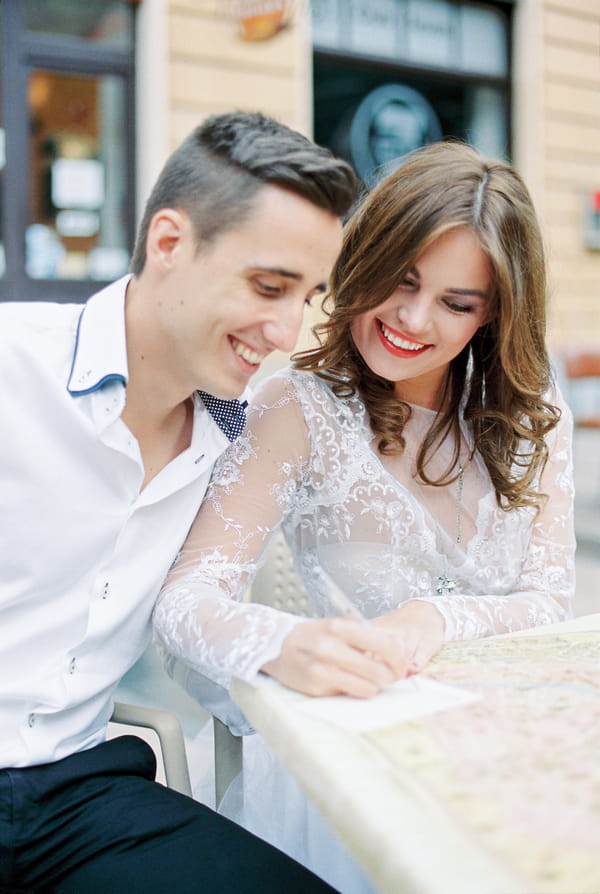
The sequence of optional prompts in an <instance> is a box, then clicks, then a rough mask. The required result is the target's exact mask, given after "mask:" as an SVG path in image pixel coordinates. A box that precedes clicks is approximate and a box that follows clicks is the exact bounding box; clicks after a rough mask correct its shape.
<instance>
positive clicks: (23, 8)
mask: <svg viewBox="0 0 600 894" xmlns="http://www.w3.org/2000/svg"><path fill="white" fill-rule="evenodd" d="M133 11H134V8H133V6H132V4H131V3H129V2H125V0H121V2H114V0H110V2H108V0H88V2H86V3H80V2H79V0H46V2H44V3H39V2H34V0H0V32H1V34H0V36H1V39H2V52H3V59H5V60H6V61H5V64H4V65H3V68H2V70H3V76H4V79H3V82H2V84H1V93H0V97H1V99H2V102H1V104H0V126H1V128H2V133H3V134H4V135H5V139H4V144H5V152H4V153H3V154H0V162H2V161H3V162H4V164H3V165H2V166H0V177H1V178H2V179H1V180H0V188H2V204H1V213H0V240H1V244H2V249H3V251H0V262H1V261H2V259H4V263H3V265H2V264H1V263H0V272H1V274H2V275H1V276H0V298H10V299H17V300H19V299H44V298H49V299H53V300H68V301H71V300H83V299H85V298H86V297H87V296H88V295H89V294H90V291H91V288H90V281H92V282H93V286H92V288H96V287H100V286H101V285H102V284H103V283H106V282H109V281H111V280H112V279H115V278H116V277H118V276H120V275H122V274H123V273H125V272H126V271H127V266H128V260H129V254H130V251H131V247H132V240H133V229H134V221H135V208H134V202H133V195H134V189H133V159H134V133H133V121H134V109H133V96H134V32H133V28H134V20H133ZM5 174H6V176H4V175H5Z"/></svg>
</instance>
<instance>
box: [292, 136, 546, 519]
mask: <svg viewBox="0 0 600 894" xmlns="http://www.w3.org/2000/svg"><path fill="white" fill-rule="evenodd" d="M455 227H468V228H469V229H470V230H471V231H472V232H473V233H474V234H475V235H476V236H477V238H478V240H479V242H480V244H481V246H482V248H483V250H484V251H485V253H486V254H487V257H488V259H489V263H490V269H491V272H492V291H491V294H490V303H489V316H488V320H487V322H486V323H485V324H484V325H483V326H482V327H481V328H480V329H479V330H478V331H477V332H476V333H475V335H474V336H473V338H472V339H471V342H470V343H469V344H468V345H467V346H466V347H465V348H464V350H463V351H462V352H461V353H460V354H459V355H458V356H457V357H455V359H454V360H453V361H452V363H451V366H450V373H449V376H448V379H447V382H446V392H445V400H444V408H443V410H442V411H440V413H438V415H437V417H436V419H435V421H434V423H433V424H432V426H431V429H430V430H429V432H428V434H427V436H426V437H425V439H424V441H423V443H422V444H421V446H420V449H419V452H418V455H417V469H418V473H419V475H420V477H421V478H422V480H423V481H424V482H426V483H428V484H433V485H438V486H442V485H445V484H448V483H449V482H451V481H452V480H454V479H455V478H456V477H457V475H458V466H459V455H458V451H459V443H460V437H459V435H460V430H459V419H460V413H461V409H462V412H463V415H464V418H465V419H466V420H467V421H468V423H469V424H470V426H471V429H472V431H473V436H474V445H475V450H477V451H478V452H479V454H480V455H481V456H482V458H483V460H484V462H485V464H486V466H487V469H488V471H489V474H490V477H491V480H492V484H493V486H494V488H495V491H496V497H497V500H498V504H499V505H500V506H502V507H503V508H505V509H514V508H518V507H521V506H528V505H529V506H536V507H538V506H539V505H540V502H541V500H542V499H543V495H541V494H540V493H539V492H538V491H537V490H536V481H537V477H538V475H539V473H540V472H541V470H542V469H543V467H544V464H545V462H546V459H547V447H546V442H545V437H546V435H547V434H548V432H549V431H550V430H551V429H552V428H553V427H554V426H555V425H556V424H557V422H558V419H559V417H560V412H559V410H558V409H557V408H556V407H554V406H553V405H552V404H550V403H549V402H548V401H547V400H546V399H545V396H546V395H547V392H548V389H549V388H550V386H551V384H552V374H551V368H550V363H549V358H548V352H547V348H546V343H545V329H546V269H545V259H544V249H543V244H542V238H541V235H540V230H539V225H538V221H537V218H536V214H535V210H534V208H533V204H532V201H531V198H530V195H529V192H528V190H527V188H526V186H525V184H524V183H523V181H522V179H521V177H520V176H519V175H518V174H517V173H516V171H515V170H514V169H513V168H512V167H511V166H510V165H508V164H506V163H505V162H503V161H499V160H496V159H485V158H483V157H482V156H481V155H479V153H478V152H476V151H475V150H474V149H472V148H471V147H470V146H467V145H465V144H462V143H451V142H443V143H434V144H432V145H430V146H427V147H425V148H424V149H421V150H419V151H417V152H416V153H414V154H412V155H411V156H409V158H408V159H407V160H406V161H404V162H403V163H402V164H401V166H400V167H399V168H398V169H397V170H396V171H395V172H394V173H392V174H391V175H389V176H388V177H386V178H385V179H384V180H382V181H381V182H380V183H379V184H378V185H377V186H376V187H375V188H374V189H373V190H372V192H371V193H369V195H367V196H366V198H365V199H364V200H363V202H362V205H361V206H360V207H359V209H358V210H357V211H356V212H355V214H354V215H353V216H352V218H351V219H350V221H349V222H348V224H347V225H346V228H345V233H344V243H343V247H342V251H341V254H340V256H339V258H338V261H337V264H336V266H335V268H334V271H333V274H332V279H331V288H330V295H329V299H332V301H333V308H332V309H331V311H330V312H329V315H328V319H327V320H326V321H325V322H324V323H321V324H319V325H318V326H316V327H315V332H316V335H317V337H318V339H319V347H317V348H314V349H311V350H308V351H304V352H303V353H301V354H297V355H295V357H294V365H295V366H296V367H297V368H299V369H305V370H311V371H312V372H314V373H316V374H317V375H318V376H320V377H321V378H322V379H324V380H325V381H327V382H328V383H329V384H330V386H331V388H332V389H333V391H334V392H335V394H337V395H338V397H342V398H343V397H348V396H350V395H352V394H354V393H356V392H358V393H359V394H360V396H361V397H362V399H363V401H364V403H365V406H366V409H367V412H368V414H369V418H370V422H371V427H372V429H373V432H374V433H375V435H376V436H378V437H379V450H380V451H381V452H382V453H384V454H386V453H388V454H390V453H401V452H402V450H403V448H404V439H403V435H402V432H403V428H404V425H405V423H406V421H407V420H408V418H409V417H410V412H411V411H410V407H409V406H408V405H407V404H405V403H403V402H402V401H399V400H398V399H397V398H396V397H395V396H394V383H393V382H390V381H388V380H386V379H383V378H381V377H379V376H377V375H376V374H375V373H373V372H372V371H371V370H370V369H369V367H368V366H367V365H366V364H365V362H364V361H363V359H362V357H361V355H360V354H359V352H358V350H357V349H356V347H355V344H354V341H353V338H352V334H351V324H352V321H353V320H354V319H355V317H357V316H358V315H359V314H362V313H364V312H365V311H369V310H372V309H373V308H374V307H377V306H378V305H379V304H381V303H382V302H383V301H385V300H386V299H387V298H388V297H389V296H390V295H391V294H392V292H393V291H394V290H395V289H396V288H397V286H398V284H399V283H400V282H401V281H402V280H403V278H404V276H405V275H406V273H407V272H408V271H409V270H410V268H411V267H412V266H413V265H414V264H415V262H416V260H417V259H418V257H419V255H421V253H422V252H423V251H424V250H425V249H426V248H428V246H430V245H431V243H432V242H434V240H436V239H437V238H438V237H439V236H441V235H442V234H443V233H446V232H448V231H449V230H451V229H453V228H455ZM446 437H453V439H454V443H455V453H454V460H453V462H452V463H451V465H450V467H449V468H448V469H447V470H446V472H445V473H444V474H443V475H442V476H441V477H440V478H437V479H435V480H432V479H431V478H429V477H428V475H427V461H428V459H429V458H430V457H431V456H432V455H433V453H434V452H435V450H436V446H437V445H438V444H439V443H440V442H441V440H442V439H444V438H446Z"/></svg>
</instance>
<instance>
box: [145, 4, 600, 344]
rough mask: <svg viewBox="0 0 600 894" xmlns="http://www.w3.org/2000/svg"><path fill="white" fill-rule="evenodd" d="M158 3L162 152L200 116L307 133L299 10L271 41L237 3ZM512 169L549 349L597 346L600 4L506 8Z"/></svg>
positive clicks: (306, 71) (307, 57)
mask: <svg viewBox="0 0 600 894" xmlns="http://www.w3.org/2000/svg"><path fill="white" fill-rule="evenodd" d="M159 2H161V3H164V4H165V29H166V39H165V42H166V78H165V80H166V87H165V90H166V121H167V133H168V146H166V147H165V148H166V149H167V150H168V151H170V150H171V149H173V148H174V147H175V146H176V145H177V144H178V143H179V142H180V141H181V140H182V139H183V137H184V136H185V135H186V134H187V133H188V132H189V131H190V130H191V129H192V127H194V126H195V125H196V124H197V123H198V122H199V121H200V120H201V119H202V117H204V116H205V115H207V114H210V113H212V112H220V111H226V110H229V109H232V108H246V109H260V110H262V111H265V112H266V113H268V114H271V115H274V116H275V117H277V118H279V119H280V120H282V121H284V122H285V123H287V124H289V125H291V126H292V127H295V128H297V129H298V130H301V131H302V132H304V133H307V134H309V135H310V133H311V129H312V71H311V47H310V30H309V22H308V16H307V15H306V9H307V7H308V0H302V2H300V0H297V2H296V3H295V4H294V6H295V8H296V16H295V19H294V21H292V23H291V24H290V26H289V27H288V28H286V29H284V30H283V31H282V32H280V33H279V34H278V35H276V36H275V37H273V38H271V39H269V40H266V41H260V42H255V43H250V42H246V41H244V40H242V39H241V38H240V36H239V33H238V29H237V25H236V22H235V21H234V18H233V16H232V14H231V10H232V9H233V8H234V7H235V2H234V0H145V3H148V4H155V3H156V4H157V3H159ZM513 37H514V48H513V49H514V60H513V68H514V93H513V109H514V120H513V139H514V149H515V151H514V161H515V164H516V166H517V167H518V169H519V170H520V171H521V173H522V174H523V175H524V177H525V179H526V181H527V183H528V185H529V187H530V189H531V192H532V194H533V198H534V201H535V204H536V207H537V209H538V213H539V215H540V218H541V220H542V226H543V230H544V235H545V239H546V244H547V248H548V253H549V260H550V332H549V337H550V342H551V344H552V346H553V347H556V348H559V347H561V346H563V345H565V344H570V343H573V342H580V343H581V342H585V343H586V344H589V343H595V344H600V251H590V250H588V249H586V248H585V247H584V241H583V195H584V192H585V190H587V189H592V188H595V189H600V0H520V2H519V3H517V4H516V7H515V28H514V35H513Z"/></svg>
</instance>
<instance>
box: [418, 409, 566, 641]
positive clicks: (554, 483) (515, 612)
mask: <svg viewBox="0 0 600 894" xmlns="http://www.w3.org/2000/svg"><path fill="white" fill-rule="evenodd" d="M555 403H556V404H558V405H559V406H560V408H561V411H562V416H561V419H560V422H559V423H558V425H557V426H556V428H555V429H553V431H552V432H551V433H550V435H549V437H548V448H549V458H548V462H547V463H546V466H545V468H544V471H543V473H542V475H541V478H540V482H539V490H540V492H541V493H543V494H546V495H547V499H546V500H545V502H544V503H543V505H542V507H541V510H540V512H539V514H538V515H537V516H536V517H535V518H534V520H533V522H532V524H531V528H530V541H529V548H528V550H527V555H526V559H525V562H524V563H523V565H522V569H521V573H520V576H519V580H518V585H517V587H515V589H514V590H513V591H512V592H510V593H507V594H506V595H498V594H494V595H490V596H486V595H476V596H473V595H464V594H460V593H456V592H454V593H452V594H451V595H447V596H440V597H437V598H432V599H428V600H426V601H430V602H433V603H434V604H435V605H436V606H437V608H438V609H439V610H440V611H441V612H442V614H443V615H444V618H445V620H446V639H447V640H450V639H454V640H464V639H475V638H477V637H481V636H488V635H490V634H494V633H504V632H510V631H513V630H520V629H524V628H528V627H536V626H539V625H542V624H552V623H555V622H557V621H563V620H565V619H566V618H569V617H570V616H571V613H572V600H573V595H574V591H575V534H574V519H573V511H574V484H573V463H572V435H573V420H572V415H571V411H570V410H569V409H568V407H567V406H566V404H565V403H564V401H563V400H562V398H561V397H560V395H558V396H557V399H556V400H555ZM525 511H526V510H525ZM492 536H493V532H492ZM481 559H482V560H485V555H484V554H483V555H481Z"/></svg>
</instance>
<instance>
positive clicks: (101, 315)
mask: <svg viewBox="0 0 600 894" xmlns="http://www.w3.org/2000/svg"><path fill="white" fill-rule="evenodd" d="M130 279H131V275H127V276H123V277H121V279H119V280H117V281H116V282H114V283H112V284H111V285H109V286H107V287H106V288H105V289H102V290H101V291H100V292H97V293H96V294H95V295H92V297H91V298H90V299H89V301H88V302H87V303H86V304H85V305H84V307H83V310H82V311H81V315H80V317H79V323H78V325H77V335H76V337H75V346H74V349H73V363H72V365H71V372H70V375H69V381H68V382H67V390H68V392H69V394H72V395H73V396H80V395H82V394H90V393H91V392H93V391H98V390H99V389H100V388H102V387H103V386H104V385H106V384H107V383H108V382H115V381H116V382H120V383H121V384H122V385H126V384H127V376H128V373H127V345H126V341H125V292H126V289H127V285H128V283H129V280H130Z"/></svg>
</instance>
